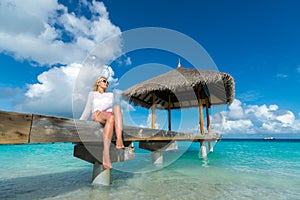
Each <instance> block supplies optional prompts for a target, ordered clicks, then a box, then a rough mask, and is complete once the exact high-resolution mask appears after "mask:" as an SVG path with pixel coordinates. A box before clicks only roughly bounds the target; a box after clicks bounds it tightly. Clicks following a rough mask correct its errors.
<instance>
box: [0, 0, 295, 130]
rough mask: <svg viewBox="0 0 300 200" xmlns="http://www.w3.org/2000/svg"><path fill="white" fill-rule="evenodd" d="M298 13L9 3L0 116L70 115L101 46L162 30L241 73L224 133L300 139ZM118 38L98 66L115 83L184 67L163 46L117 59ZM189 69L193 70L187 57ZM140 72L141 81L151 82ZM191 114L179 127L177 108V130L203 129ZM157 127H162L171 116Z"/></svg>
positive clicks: (287, 9)
mask: <svg viewBox="0 0 300 200" xmlns="http://www.w3.org/2000/svg"><path fill="white" fill-rule="evenodd" d="M299 7H300V2H299V1H296V0H294V1H292V0H287V1H283V0H281V1H280V0H272V1H271V0H270V1H267V0H263V1H258V0H254V1H253V0H251V1H250V0H244V1H240V0H228V1H225V0H224V1H222V0H212V1H202V0H201V1H193V0H186V1H158V0H152V1H138V0H131V1H111V0H110V1H106V0H105V1H102V2H97V3H96V2H94V1H58V2H57V1H53V0H45V1H42V3H36V2H35V3H32V2H31V1H28V2H27V1H8V0H2V1H1V2H0V24H1V27H0V64H1V74H0V77H1V80H0V97H1V98H0V110H7V111H16V112H26V113H41V114H47V115H54V116H66V117H70V116H72V89H73V87H74V82H75V80H76V78H77V75H78V73H79V71H80V70H81V67H82V66H81V64H82V62H83V61H84V60H85V59H86V56H87V55H88V54H89V53H90V52H91V51H92V49H93V48H95V47H96V46H97V45H98V44H99V43H101V42H103V41H104V40H105V39H106V38H108V37H109V36H111V35H115V34H120V33H121V32H124V31H127V30H131V29H135V28H140V27H162V28H168V29H171V30H174V31H178V32H180V33H183V34H185V35H187V36H189V37H190V38H192V39H194V40H195V41H197V42H198V43H199V44H200V45H202V47H203V48H204V49H205V50H206V51H207V53H208V54H209V55H210V57H211V58H212V59H213V61H214V63H215V64H216V66H217V68H218V69H219V71H222V72H227V73H229V74H231V75H232V76H233V77H234V79H235V83H236V100H235V101H234V103H233V104H232V105H231V106H230V107H229V108H225V109H224V110H222V111H221V112H218V113H217V111H219V109H215V110H214V111H213V112H212V113H211V114H212V115H213V119H216V120H215V124H216V127H218V125H220V124H221V125H220V126H221V129H222V133H224V134H225V135H226V134H227V135H234V134H241V133H242V134H250V135H258V134H289V133H292V134H293V135H294V136H299V133H300V104H299V102H300V95H299V94H298V93H299V92H298V91H299V89H298V87H299V85H300V84H299V83H300V57H299V53H300V49H299V47H300V37H299V35H300V27H299V24H300V14H299V12H298V10H299ZM120 38H121V37H120ZM120 38H117V40H116V41H113V42H112V43H111V44H109V45H110V46H109V51H105V59H103V60H101V62H100V63H101V64H103V65H105V64H108V65H109V66H110V70H111V71H112V72H111V74H112V75H113V76H112V77H111V82H112V83H113V84H112V86H113V85H114V83H117V82H118V81H120V80H122V76H124V74H126V73H127V72H128V71H130V70H133V69H135V68H137V67H139V66H141V65H144V64H147V63H160V64H163V65H165V66H169V67H172V68H174V67H176V66H177V59H178V57H179V56H178V55H175V54H170V53H166V52H162V51H158V50H143V51H141V52H139V51H137V52H130V53H127V54H126V55H123V56H121V57H120V58H118V59H116V60H114V58H115V57H114V56H115V55H116V54H118V53H120V51H122V49H121V45H120V41H119V39H120ZM178 45H180V43H179V44H178ZM102 53H103V52H102ZM103 54H104V53H103ZM181 64H182V65H183V66H189V63H188V62H187V60H185V59H184V58H182V63H181ZM153 70H154V71H156V72H155V73H157V72H159V70H158V69H153ZM155 73H154V72H153V74H155ZM141 74H142V73H141V72H140V74H137V75H136V76H137V77H145V78H146V75H143V76H142V75H141ZM84 80H85V79H84ZM111 89H112V88H111ZM131 109H135V111H133V112H132V114H131V115H132V116H131V117H132V118H133V119H134V120H135V123H136V124H135V125H141V126H146V125H147V123H148V122H147V120H148V114H149V113H148V111H145V110H143V109H139V108H131ZM184 112H188V113H189V115H191V116H196V117H190V118H189V119H185V121H180V120H181V119H180V116H184V114H182V113H177V112H175V113H173V115H174V117H173V120H174V121H175V123H173V124H178V123H181V124H184V125H182V127H174V128H175V129H177V128H179V129H185V130H190V131H194V130H197V121H198V117H197V111H195V110H188V111H184ZM191 113H192V114H191ZM161 115H162V116H165V115H164V114H163V113H162V114H161ZM158 121H159V122H160V123H159V125H160V126H164V124H165V118H164V117H162V119H159V120H158ZM128 123H129V121H128ZM174 126H176V125H174ZM219 128H220V127H219Z"/></svg>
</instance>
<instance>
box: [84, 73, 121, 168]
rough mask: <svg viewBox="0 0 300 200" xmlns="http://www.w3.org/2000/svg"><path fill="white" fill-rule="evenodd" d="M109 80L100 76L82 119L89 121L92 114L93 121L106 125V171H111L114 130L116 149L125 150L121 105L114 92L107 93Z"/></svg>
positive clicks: (104, 139)
mask: <svg viewBox="0 0 300 200" xmlns="http://www.w3.org/2000/svg"><path fill="white" fill-rule="evenodd" d="M108 84H109V83H108V81H107V78H105V77H103V76H100V77H98V78H97V79H96V82H95V84H94V90H93V91H92V92H90V93H89V96H88V100H87V103H86V106H85V109H84V111H83V113H82V115H81V117H80V119H81V120H87V119H88V118H89V116H90V114H91V112H92V120H93V121H98V122H100V123H101V124H104V129H103V143H104V147H103V158H102V159H103V160H102V165H103V167H105V168H106V169H111V167H112V165H111V161H110V157H109V148H110V143H111V140H112V135H113V129H114V128H115V131H116V138H117V140H116V148H117V149H122V148H124V144H123V141H122V128H123V116H122V112H121V108H120V106H119V105H113V104H114V102H115V101H114V95H113V93H112V92H106V89H107V87H108Z"/></svg>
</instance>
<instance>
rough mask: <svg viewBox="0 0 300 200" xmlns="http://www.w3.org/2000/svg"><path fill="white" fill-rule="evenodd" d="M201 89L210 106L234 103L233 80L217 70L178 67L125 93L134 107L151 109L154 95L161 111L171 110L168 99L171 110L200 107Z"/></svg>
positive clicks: (123, 94) (125, 96) (202, 97)
mask: <svg viewBox="0 0 300 200" xmlns="http://www.w3.org/2000/svg"><path fill="white" fill-rule="evenodd" d="M198 88H201V89H202V93H201V99H204V98H205V96H208V98H209V101H210V105H222V104H231V103H232V101H233V99H234V80H233V78H232V76H230V75H229V74H227V73H223V72H218V71H214V70H199V69H196V68H183V67H178V68H177V69H175V70H172V71H169V72H167V73H165V74H161V75H159V76H156V77H154V78H151V79H149V80H146V81H144V82H142V83H138V84H136V85H134V86H132V87H130V88H128V89H127V90H125V91H124V92H123V93H122V96H123V97H124V98H126V99H127V100H129V102H133V103H134V105H140V106H142V107H146V108H150V107H151V106H152V94H153V93H155V96H156V99H155V104H158V105H157V106H156V107H157V108H158V109H168V100H169V95H170V98H171V102H172V103H171V105H170V107H171V109H180V108H187V107H196V106H198V105H199V104H198V99H197V91H198Z"/></svg>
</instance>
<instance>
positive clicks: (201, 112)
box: [198, 86, 204, 134]
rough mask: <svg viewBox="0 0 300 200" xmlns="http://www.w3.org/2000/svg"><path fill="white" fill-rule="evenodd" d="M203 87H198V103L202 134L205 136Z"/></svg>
mask: <svg viewBox="0 0 300 200" xmlns="http://www.w3.org/2000/svg"><path fill="white" fill-rule="evenodd" d="M200 92H201V86H199V87H198V103H199V118H200V121H199V124H200V132H201V134H204V122H203V106H202V99H201V95H200Z"/></svg>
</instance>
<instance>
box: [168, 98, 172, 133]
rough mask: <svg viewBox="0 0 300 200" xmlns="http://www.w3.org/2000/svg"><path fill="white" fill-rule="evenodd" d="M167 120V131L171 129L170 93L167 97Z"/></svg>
mask: <svg viewBox="0 0 300 200" xmlns="http://www.w3.org/2000/svg"><path fill="white" fill-rule="evenodd" d="M168 122H169V131H171V129H172V125H171V95H170V94H169V99H168Z"/></svg>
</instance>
